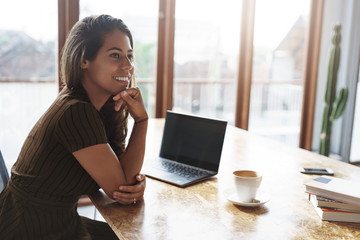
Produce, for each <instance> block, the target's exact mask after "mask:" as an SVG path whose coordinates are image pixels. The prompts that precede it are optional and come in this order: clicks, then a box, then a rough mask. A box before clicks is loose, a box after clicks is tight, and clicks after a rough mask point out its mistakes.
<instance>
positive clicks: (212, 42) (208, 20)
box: [173, 0, 241, 124]
mask: <svg viewBox="0 0 360 240" xmlns="http://www.w3.org/2000/svg"><path fill="white" fill-rule="evenodd" d="M175 11H176V13H175V17H176V18H175V46H174V90H173V110H175V111H181V112H185V113H193V114H198V115H203V116H208V117H215V118H222V119H226V120H228V121H229V123H231V124H233V123H234V118H235V115H234V113H235V105H236V102H235V99H236V96H235V94H236V77H237V66H238V65H237V63H238V52H239V39H240V23H241V20H240V19H241V1H237V0H226V1H225V0H224V1H214V0H211V1H209V0H198V1H192V0H182V1H177V2H176V7H175Z"/></svg>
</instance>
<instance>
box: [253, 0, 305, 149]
mask: <svg viewBox="0 0 360 240" xmlns="http://www.w3.org/2000/svg"><path fill="white" fill-rule="evenodd" d="M285 9H286V10H285ZM309 10H310V2H309V0H306V1H304V0H293V1H288V0H272V1H268V0H257V1H256V11H255V29H254V55H253V73H252V74H253V75H252V78H253V79H252V87H251V103H250V119H249V131H251V132H255V133H257V134H260V135H263V136H267V137H271V138H274V139H277V140H280V141H283V142H285V143H287V144H290V145H294V146H298V143H299V132H300V121H301V107H302V96H303V75H304V73H303V72H304V62H305V59H304V57H305V54H306V35H307V31H308V19H309Z"/></svg>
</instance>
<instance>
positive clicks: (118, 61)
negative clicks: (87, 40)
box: [81, 30, 134, 99]
mask: <svg viewBox="0 0 360 240" xmlns="http://www.w3.org/2000/svg"><path fill="white" fill-rule="evenodd" d="M81 68H82V69H83V77H82V79H81V82H82V84H83V86H84V88H85V89H86V91H87V92H88V95H89V97H90V99H94V98H96V99H103V98H104V99H107V98H109V97H110V96H111V95H115V94H117V93H119V92H121V91H122V90H124V89H126V88H127V87H128V86H129V83H130V80H131V77H132V75H133V73H134V62H133V50H132V48H131V45H130V40H129V37H128V36H127V35H126V34H125V33H123V32H121V31H120V30H114V31H113V32H111V33H109V34H106V35H105V36H104V43H103V45H102V47H101V48H100V49H99V51H98V53H97V55H96V57H95V58H94V60H91V61H90V60H85V61H84V62H83V63H82V64H81Z"/></svg>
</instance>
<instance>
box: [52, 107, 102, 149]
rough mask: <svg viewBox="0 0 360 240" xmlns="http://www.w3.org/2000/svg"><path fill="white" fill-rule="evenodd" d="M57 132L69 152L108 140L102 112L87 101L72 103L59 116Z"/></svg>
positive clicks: (61, 142)
mask: <svg viewBox="0 0 360 240" xmlns="http://www.w3.org/2000/svg"><path fill="white" fill-rule="evenodd" d="M55 133H56V135H57V137H58V139H59V142H60V144H62V145H63V146H64V147H65V148H66V149H67V150H68V151H69V152H75V151H77V150H80V149H82V148H86V147H90V146H93V145H97V144H102V143H107V142H108V139H107V135H106V130H105V126H104V123H103V121H102V119H101V115H100V113H99V112H98V111H97V110H96V109H95V108H94V106H92V105H91V104H90V103H86V102H77V103H75V104H72V105H70V106H69V107H68V108H67V109H66V110H65V112H64V113H63V114H62V116H61V117H60V118H59V120H58V123H57V128H56V131H55Z"/></svg>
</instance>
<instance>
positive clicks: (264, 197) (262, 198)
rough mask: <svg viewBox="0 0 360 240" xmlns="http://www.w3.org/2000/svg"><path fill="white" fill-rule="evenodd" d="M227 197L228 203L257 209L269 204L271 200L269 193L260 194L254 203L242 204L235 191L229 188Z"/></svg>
mask: <svg viewBox="0 0 360 240" xmlns="http://www.w3.org/2000/svg"><path fill="white" fill-rule="evenodd" d="M224 194H225V197H226V198H227V200H228V201H230V202H231V203H233V204H235V205H239V206H244V207H257V206H260V205H263V204H264V203H267V202H268V201H269V200H270V196H269V194H268V193H263V192H258V194H257V195H256V197H255V199H254V202H241V201H239V200H238V197H237V194H236V192H235V189H233V188H229V189H226V190H225V191H224Z"/></svg>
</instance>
